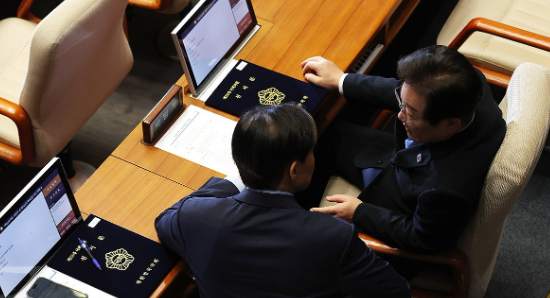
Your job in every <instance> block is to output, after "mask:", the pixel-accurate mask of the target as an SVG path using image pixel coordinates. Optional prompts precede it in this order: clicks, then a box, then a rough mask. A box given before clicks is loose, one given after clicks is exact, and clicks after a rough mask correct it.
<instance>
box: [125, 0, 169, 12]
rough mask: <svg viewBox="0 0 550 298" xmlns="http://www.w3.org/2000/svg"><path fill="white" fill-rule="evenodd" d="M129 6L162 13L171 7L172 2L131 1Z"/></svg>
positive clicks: (167, 0)
mask: <svg viewBox="0 0 550 298" xmlns="http://www.w3.org/2000/svg"><path fill="white" fill-rule="evenodd" d="M128 4H129V5H135V6H139V7H143V8H147V9H151V10H157V11H160V10H163V9H165V8H166V7H168V6H169V5H171V4H172V0H129V2H128Z"/></svg>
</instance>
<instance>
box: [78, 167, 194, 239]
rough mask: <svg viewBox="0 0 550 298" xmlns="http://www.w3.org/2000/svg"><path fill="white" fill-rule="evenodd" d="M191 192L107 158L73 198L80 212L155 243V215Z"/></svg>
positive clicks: (149, 173) (164, 179)
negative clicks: (100, 218)
mask: <svg viewBox="0 0 550 298" xmlns="http://www.w3.org/2000/svg"><path fill="white" fill-rule="evenodd" d="M191 192H192V190H191V189H190V188H187V187H185V186H183V185H180V184H178V183H176V182H174V181H170V180H168V179H166V178H163V177H161V176H159V175H156V174H154V173H151V172H149V171H146V170H144V169H141V168H139V167H137V166H135V165H132V164H130V163H128V162H125V161H123V160H120V159H117V158H115V157H108V158H107V159H106V160H105V162H103V164H102V165H101V167H99V168H98V169H97V170H96V172H95V173H94V174H93V175H92V176H91V177H90V178H89V179H88V181H86V183H84V185H83V186H82V187H81V188H80V189H79V190H78V191H77V192H76V194H75V197H76V200H77V202H78V205H79V206H80V209H81V210H82V212H84V213H86V214H95V215H97V216H99V217H102V218H104V219H106V220H108V221H111V222H113V223H115V224H117V225H120V226H122V227H125V228H127V229H129V230H131V231H134V232H136V233H138V234H141V235H143V236H145V237H147V238H150V239H153V240H155V241H158V238H157V233H156V231H155V227H154V220H155V218H156V217H157V215H158V214H159V213H160V212H162V211H163V210H165V209H166V208H168V207H170V206H171V205H172V204H174V203H175V202H177V201H178V200H180V199H181V198H183V197H184V196H186V195H188V194H189V193H191Z"/></svg>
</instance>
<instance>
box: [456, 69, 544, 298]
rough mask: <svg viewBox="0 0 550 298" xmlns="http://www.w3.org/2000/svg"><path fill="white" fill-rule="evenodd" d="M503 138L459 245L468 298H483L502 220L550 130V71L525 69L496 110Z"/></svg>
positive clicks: (517, 195) (517, 74)
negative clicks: (504, 126) (499, 113)
mask: <svg viewBox="0 0 550 298" xmlns="http://www.w3.org/2000/svg"><path fill="white" fill-rule="evenodd" d="M500 108H501V110H502V112H503V118H504V119H505V120H506V124H507V131H506V136H505V137H504V140H503V142H502V145H501V146H500V149H499V150H498V152H497V154H496V156H495V158H494V160H493V162H492V164H491V167H490V168H489V172H488V174H487V178H486V180H485V184H484V186H483V189H482V194H481V198H480V201H479V206H478V209H477V212H476V213H475V214H474V216H473V217H472V219H471V220H470V222H469V224H468V226H467V227H466V229H465V231H464V232H463V233H462V236H461V238H460V239H459V241H458V245H457V248H458V249H459V250H461V251H462V252H464V253H465V254H466V256H467V257H468V276H469V284H468V297H483V295H484V294H485V291H486V289H487V285H488V284H489V280H490V278H491V275H492V273H493V269H494V265H495V261H496V257H497V255H498V250H499V246H500V241H501V239H502V234H503V230H504V224H505V220H506V217H507V215H508V213H509V212H510V210H511V209H512V207H513V206H514V204H515V202H516V201H517V199H518V198H519V196H520V195H521V193H522V192H523V190H524V189H525V186H526V185H527V182H528V181H529V179H530V177H531V175H532V173H533V171H534V169H535V166H536V164H537V162H538V160H539V157H540V155H541V152H542V150H543V147H544V143H545V141H546V137H547V134H548V129H549V126H550V70H548V69H546V68H545V67H543V66H540V65H537V64H533V63H523V64H521V65H520V66H518V67H517V69H516V70H515V72H514V73H513V75H512V78H511V81H510V84H509V86H508V89H507V92H506V96H505V98H504V99H503V100H502V102H501V104H500Z"/></svg>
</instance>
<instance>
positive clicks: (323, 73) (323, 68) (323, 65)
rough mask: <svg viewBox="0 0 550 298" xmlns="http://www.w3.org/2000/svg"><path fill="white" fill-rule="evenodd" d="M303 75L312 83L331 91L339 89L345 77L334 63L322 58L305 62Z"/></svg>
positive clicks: (318, 57)
mask: <svg viewBox="0 0 550 298" xmlns="http://www.w3.org/2000/svg"><path fill="white" fill-rule="evenodd" d="M302 73H303V75H304V77H305V78H306V80H308V81H309V82H310V83H313V84H315V85H318V86H320V87H323V88H325V89H331V90H332V89H338V83H339V81H340V78H341V77H342V76H343V75H344V72H343V71H342V70H341V69H340V68H338V66H336V64H334V62H332V61H330V60H327V59H325V58H323V57H320V56H315V57H311V58H308V59H306V60H304V62H302Z"/></svg>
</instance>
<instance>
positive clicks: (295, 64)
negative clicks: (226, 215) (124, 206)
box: [112, 0, 420, 189]
mask: <svg viewBox="0 0 550 298" xmlns="http://www.w3.org/2000/svg"><path fill="white" fill-rule="evenodd" d="M419 1H420V0H403V1H400V0H347V1H346V5H342V4H341V3H340V2H339V1H297V0H279V1H260V0H256V1H255V0H253V1H252V2H253V5H254V7H255V10H256V14H257V17H258V20H259V23H260V24H261V25H262V27H261V28H260V30H259V31H258V33H257V34H256V35H255V36H254V37H253V38H252V39H251V40H250V42H249V43H248V44H247V45H246V46H245V47H244V48H243V50H242V51H241V52H240V53H239V54H238V55H237V57H236V58H237V59H245V60H247V61H250V62H252V63H255V64H258V65H260V66H263V67H266V68H269V69H272V70H275V71H278V72H281V73H283V74H286V75H289V76H291V77H294V78H297V79H300V80H303V79H304V78H303V75H302V69H301V67H300V64H301V62H302V61H303V60H305V59H307V58H308V57H311V56H317V55H321V56H324V57H326V58H328V59H330V60H332V61H334V62H335V63H336V64H337V65H338V66H339V67H340V68H342V69H345V70H349V69H351V68H352V67H353V66H354V65H355V64H356V61H357V60H358V59H359V58H360V57H361V56H362V55H363V52H364V51H365V50H366V48H368V45H370V44H372V43H375V44H382V45H385V46H387V45H388V44H389V43H390V42H391V40H393V38H394V37H395V35H396V34H397V32H398V30H399V29H400V28H401V26H402V25H403V23H404V22H405V21H406V19H407V18H408V17H409V15H410V13H411V12H412V10H414V8H415V7H416V5H417V4H418V2H419ZM177 84H178V85H180V86H185V85H186V81H185V78H184V77H182V78H181V79H180V80H179V81H178V82H177ZM160 96H161V95H159V100H160ZM342 101H343V100H341V101H340V105H341V103H342ZM184 102H185V103H187V104H188V105H189V104H193V105H196V106H199V107H203V108H204V107H205V106H204V102H202V101H200V100H197V99H194V98H191V97H189V96H187V95H184ZM337 104H338V103H337ZM327 106H328V108H326V111H325V112H323V113H320V115H316V117H315V118H316V119H315V120H316V121H317V124H318V125H322V124H321V123H323V122H330V120H331V118H332V117H334V116H335V115H334V114H335V113H337V111H339V108H341V107H334V106H332V105H328V104H327ZM206 109H208V110H213V109H211V108H208V107H206ZM216 112H217V113H218V114H221V115H223V116H226V117H228V118H230V119H234V120H236V119H237V117H235V116H231V115H229V114H226V113H223V112H220V111H216ZM331 113H332V115H330V114H331ZM144 116H145V115H144ZM141 139H142V130H141V126H140V125H138V126H136V128H135V129H134V130H133V131H132V132H131V133H130V135H129V136H128V137H127V138H126V139H125V140H124V141H123V142H122V143H121V144H120V146H118V148H116V150H115V151H114V152H113V154H112V155H113V156H115V157H117V158H120V159H122V160H126V161H128V162H130V163H132V164H135V165H138V166H140V167H142V168H144V169H147V170H149V171H151V172H154V173H157V174H159V175H161V176H164V177H167V178H169V179H172V180H174V181H177V182H179V183H181V184H183V185H185V186H187V187H189V188H191V189H197V188H199V187H200V186H201V185H202V184H204V182H206V181H207V180H208V179H209V178H210V177H212V176H218V177H223V174H221V173H218V172H215V171H213V170H211V169H208V168H206V167H203V166H200V165H198V164H195V163H193V162H190V161H187V160H184V159H182V158H180V157H177V156H175V155H172V154H169V153H166V152H165V151H162V150H160V149H158V148H156V147H154V146H145V145H143V144H142V143H141Z"/></svg>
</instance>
